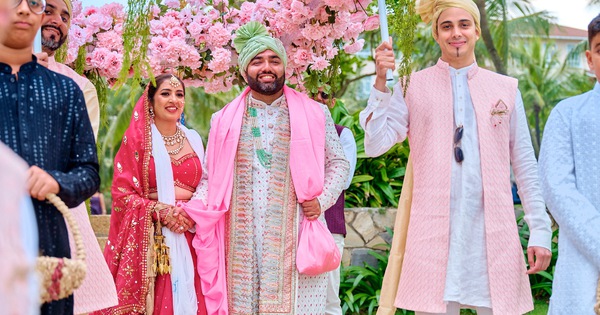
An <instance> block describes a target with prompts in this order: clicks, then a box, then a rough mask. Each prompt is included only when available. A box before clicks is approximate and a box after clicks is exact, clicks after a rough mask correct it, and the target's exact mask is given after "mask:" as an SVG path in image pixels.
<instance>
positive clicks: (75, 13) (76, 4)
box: [72, 0, 83, 16]
mask: <svg viewBox="0 0 600 315" xmlns="http://www.w3.org/2000/svg"><path fill="white" fill-rule="evenodd" d="M72 5H73V16H78V15H79V14H81V11H82V10H83V8H82V6H81V1H79V0H75V1H73V2H72Z"/></svg>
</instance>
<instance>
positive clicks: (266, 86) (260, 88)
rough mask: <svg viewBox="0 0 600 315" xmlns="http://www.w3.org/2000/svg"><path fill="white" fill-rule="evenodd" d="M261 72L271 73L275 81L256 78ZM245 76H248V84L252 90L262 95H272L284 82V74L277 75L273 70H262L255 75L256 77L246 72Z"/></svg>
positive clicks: (281, 87) (279, 89)
mask: <svg viewBox="0 0 600 315" xmlns="http://www.w3.org/2000/svg"><path fill="white" fill-rule="evenodd" d="M263 74H272V75H273V76H274V77H275V81H273V82H271V83H263V82H260V81H259V80H258V77H259V76H261V75H263ZM246 77H247V78H248V86H249V87H250V88H251V89H252V90H253V91H256V92H258V93H260V94H263V95H273V94H276V93H277V92H279V91H281V89H283V85H284V84H285V74H284V75H282V76H281V77H278V76H277V75H276V74H275V73H273V72H270V71H269V72H262V73H259V74H257V75H256V78H252V77H251V76H249V75H248V72H246Z"/></svg>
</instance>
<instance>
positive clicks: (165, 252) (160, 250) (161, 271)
mask: <svg viewBox="0 0 600 315" xmlns="http://www.w3.org/2000/svg"><path fill="white" fill-rule="evenodd" d="M154 253H155V255H154V270H156V274H157V275H166V274H169V273H171V262H170V259H169V246H167V244H165V236H164V235H163V234H162V225H161V224H160V219H159V220H157V222H156V229H155V231H154Z"/></svg>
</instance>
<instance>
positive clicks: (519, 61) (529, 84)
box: [513, 38, 567, 155]
mask: <svg viewBox="0 0 600 315" xmlns="http://www.w3.org/2000/svg"><path fill="white" fill-rule="evenodd" d="M552 47H553V43H551V42H548V43H543V42H542V40H541V39H539V38H531V39H528V40H527V41H520V42H519V44H518V46H517V47H516V49H514V57H515V61H514V67H513V68H514V69H516V71H515V73H513V75H514V76H516V77H517V78H518V79H519V90H520V91H521V93H522V96H523V102H524V104H525V110H526V113H527V115H528V117H529V125H530V126H533V135H532V140H533V146H534V149H535V152H536V155H537V153H538V152H539V147H540V144H541V137H542V133H543V129H544V124H545V122H546V119H547V118H548V115H549V114H550V111H551V110H552V108H553V107H554V105H556V103H558V102H559V101H560V100H562V99H564V98H565V97H566V95H567V89H566V86H567V85H566V84H565V81H566V80H565V79H566V75H565V74H566V72H565V71H567V70H566V67H564V63H565V62H566V60H565V61H564V62H561V61H559V59H558V56H557V52H556V51H555V50H554V49H553V48H552Z"/></svg>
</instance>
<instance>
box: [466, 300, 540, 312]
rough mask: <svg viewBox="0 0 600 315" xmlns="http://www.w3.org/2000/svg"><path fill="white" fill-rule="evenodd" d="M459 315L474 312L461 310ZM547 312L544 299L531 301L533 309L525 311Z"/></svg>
mask: <svg viewBox="0 0 600 315" xmlns="http://www.w3.org/2000/svg"><path fill="white" fill-rule="evenodd" d="M460 314H461V315H463V314H464V315H470V314H475V311H470V310H461V311H460ZM546 314H548V302H546V301H537V300H536V301H534V303H533V311H531V312H529V313H527V315H546Z"/></svg>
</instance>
